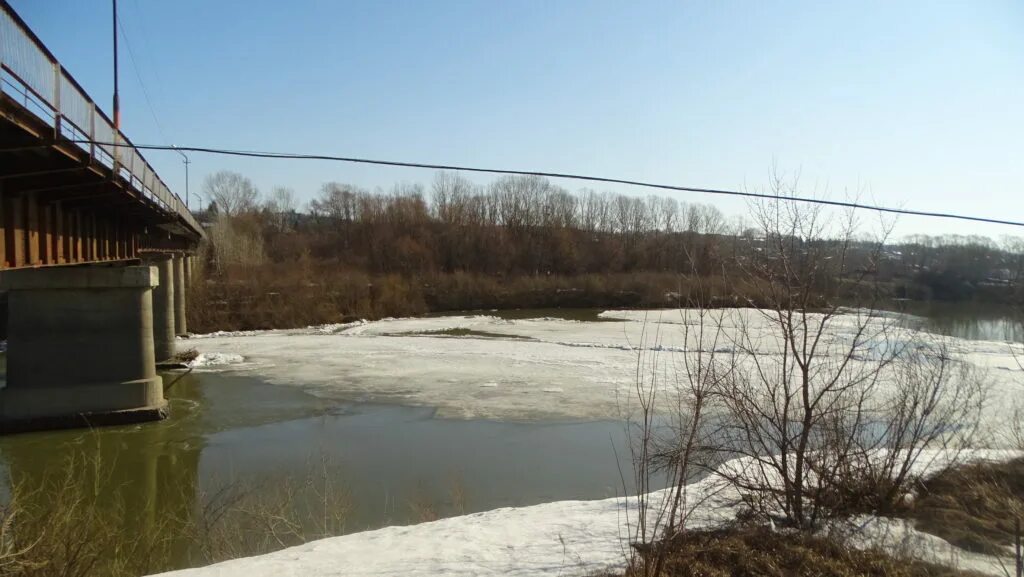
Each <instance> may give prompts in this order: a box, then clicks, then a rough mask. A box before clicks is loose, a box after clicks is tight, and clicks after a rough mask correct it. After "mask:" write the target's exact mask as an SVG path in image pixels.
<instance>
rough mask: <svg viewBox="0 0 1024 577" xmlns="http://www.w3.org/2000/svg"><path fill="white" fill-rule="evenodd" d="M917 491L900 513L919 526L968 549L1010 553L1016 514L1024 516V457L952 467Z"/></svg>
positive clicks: (980, 551)
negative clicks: (914, 497) (916, 494)
mask: <svg viewBox="0 0 1024 577" xmlns="http://www.w3.org/2000/svg"><path fill="white" fill-rule="evenodd" d="M918 493H919V496H918V498H917V499H915V501H914V502H913V503H912V504H911V505H910V506H908V507H906V508H905V509H903V510H901V511H898V514H900V516H905V517H907V518H910V519H913V520H914V521H915V522H916V526H917V528H918V529H919V530H921V531H926V532H928V533H932V534H934V535H938V536H939V537H942V538H943V539H945V540H947V541H949V542H950V543H952V544H954V545H956V546H958V547H961V548H963V549H966V550H968V551H975V552H978V553H986V554H989V555H1006V554H1007V552H1008V547H1009V546H1011V545H1012V544H1013V539H1014V520H1015V519H1022V520H1024V459H1015V460H1013V461H1008V462H1004V463H975V464H971V465H964V466H961V467H956V468H953V469H949V470H946V471H943V472H941V473H939V474H937V475H935V476H933V477H931V478H929V479H927V480H925V481H923V482H922V483H921V488H920V490H919V491H918Z"/></svg>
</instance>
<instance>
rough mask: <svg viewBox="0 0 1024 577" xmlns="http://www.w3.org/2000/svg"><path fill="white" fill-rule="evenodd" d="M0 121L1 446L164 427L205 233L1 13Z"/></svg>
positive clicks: (13, 17)
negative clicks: (36, 435) (149, 424)
mask: <svg viewBox="0 0 1024 577" xmlns="http://www.w3.org/2000/svg"><path fill="white" fill-rule="evenodd" d="M0 116H2V118H0V291H6V293H7V301H8V307H7V308H8V315H7V374H6V383H5V386H4V388H3V389H2V390H0V433H8V432H18V431H25V430H33V429H43V428H57V427H69V426H86V425H88V426H93V425H102V424H114V423H125V422H136V421H142V420H153V419H159V418H162V417H163V416H165V415H166V401H165V400H164V396H163V383H162V379H161V377H160V376H159V375H158V374H157V372H156V367H157V364H158V363H159V362H166V361H170V360H171V359H172V357H173V356H174V353H175V351H174V339H175V335H181V334H184V333H185V332H186V330H187V326H186V322H185V314H186V303H185V294H186V286H187V284H188V281H189V279H190V277H191V264H192V258H193V255H194V253H195V249H196V247H197V245H198V243H199V242H201V241H202V239H203V238H204V237H205V233H204V231H203V228H202V226H201V225H200V224H199V223H198V222H197V221H196V219H195V218H194V217H193V216H192V213H191V212H190V211H189V209H188V207H187V206H186V205H185V203H183V202H182V201H181V199H180V198H179V197H178V196H177V195H175V194H174V193H172V192H171V191H170V189H169V188H168V187H167V185H166V184H165V183H164V181H163V180H161V179H160V176H159V175H158V174H157V173H156V171H155V170H153V167H152V166H151V165H150V164H149V163H148V162H147V161H146V159H145V157H143V155H142V154H141V153H140V152H139V150H137V149H136V148H135V147H134V146H133V145H132V143H131V141H130V140H129V139H128V137H127V136H126V135H124V134H123V133H122V132H121V131H120V130H119V129H118V128H117V127H116V126H115V123H114V122H112V121H111V119H110V117H108V116H107V115H106V114H105V113H104V112H103V111H102V109H101V108H100V107H99V106H98V105H97V104H96V102H95V101H94V100H93V99H92V98H90V96H89V95H88V94H86V92H85V90H83V89H82V87H81V85H80V84H79V83H78V82H76V81H75V79H74V77H72V76H71V74H70V73H69V72H68V71H67V70H65V69H64V67H63V66H61V64H60V62H58V61H57V59H56V58H55V57H54V55H53V54H52V53H51V52H50V51H49V50H47V48H46V46H45V45H44V44H43V42H42V41H41V40H40V39H39V38H38V37H37V36H36V35H35V34H34V33H33V32H32V30H30V29H29V27H28V26H27V25H26V24H25V22H24V21H23V20H22V19H21V18H20V17H19V16H18V15H17V13H15V11H14V10H13V9H12V8H11V7H10V6H9V5H8V4H7V2H6V1H5V0H0Z"/></svg>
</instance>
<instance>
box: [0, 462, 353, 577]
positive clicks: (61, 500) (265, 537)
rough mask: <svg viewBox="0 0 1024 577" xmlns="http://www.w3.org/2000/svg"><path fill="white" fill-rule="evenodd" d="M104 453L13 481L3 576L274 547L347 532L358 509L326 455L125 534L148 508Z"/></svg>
mask: <svg viewBox="0 0 1024 577" xmlns="http://www.w3.org/2000/svg"><path fill="white" fill-rule="evenodd" d="M97 455H98V453H96V454H87V453H84V452H73V453H72V454H71V456H70V457H69V458H68V459H67V460H65V461H64V462H61V463H58V464H55V466H52V467H48V468H47V469H46V470H45V471H44V473H43V475H42V477H41V478H39V477H30V476H23V477H20V478H13V477H12V478H11V479H9V481H8V487H7V488H8V490H9V497H8V498H7V499H6V500H5V501H4V502H3V503H2V504H0V575H4V576H12V577H13V576H18V577H49V576H53V575H61V576H68V577H78V576H83V577H84V576H87V575H111V576H115V577H119V576H133V575H145V574H149V573H153V572H158V571H165V570H169V569H175V568H180V567H181V566H182V564H185V565H199V564H208V563H212V562H216V561H223V560H226V559H232V558H236V557H242V556H249V555H256V554H260V553H267V552H270V551H275V550H278V549H282V548H284V547H288V546H291V545H298V544H300V543H304V542H306V541H309V540H312V539H319V538H322V537H328V536H332V535H340V534H342V533H344V531H345V527H346V526H345V523H346V519H347V517H348V512H349V510H350V509H351V503H350V498H349V494H348V492H347V491H346V490H345V489H344V488H343V487H341V486H340V484H339V482H338V481H337V479H338V478H340V476H339V471H338V468H337V466H336V465H333V464H331V463H329V462H327V461H324V460H321V463H320V467H319V468H312V467H311V468H310V470H314V471H316V472H315V473H310V474H309V475H308V476H306V477H305V478H292V477H277V478H264V479H235V480H232V481H230V482H226V483H223V484H221V485H220V486H219V487H218V488H217V489H215V490H211V491H201V492H200V493H199V494H198V495H195V494H191V493H190V494H188V495H183V496H182V499H183V502H186V503H191V502H195V503H196V506H195V508H194V509H187V510H185V511H183V512H172V513H171V514H165V515H159V516H156V517H154V518H149V519H146V520H145V521H144V523H143V525H144V526H143V527H141V528H140V530H136V531H126V530H125V528H124V526H125V524H126V523H127V522H128V520H129V519H136V518H138V517H139V515H140V511H138V510H137V509H130V508H129V507H128V505H127V502H126V500H125V498H124V493H123V492H122V490H121V489H122V488H120V487H119V486H118V484H117V482H116V479H114V478H113V477H112V471H113V470H114V467H113V466H112V465H111V463H104V462H102V461H101V460H100V458H99V457H98V456H97ZM83 477H84V478H85V479H87V481H86V482H83ZM180 489H181V490H182V491H190V492H191V491H192V487H191V486H184V485H183V486H180ZM169 498H171V499H174V498H175V497H169ZM147 510H148V508H147ZM179 513H180V514H179Z"/></svg>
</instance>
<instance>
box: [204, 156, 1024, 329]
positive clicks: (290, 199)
mask: <svg viewBox="0 0 1024 577" xmlns="http://www.w3.org/2000/svg"><path fill="white" fill-rule="evenodd" d="M205 188H206V190H205V192H206V195H207V198H210V199H212V200H213V202H212V203H211V204H210V206H209V208H208V209H207V210H206V211H205V212H203V213H202V214H200V218H201V219H202V220H203V221H204V222H205V223H206V224H207V226H208V230H209V233H210V234H209V237H210V241H211V242H210V244H208V245H207V246H206V247H205V248H204V249H203V252H202V254H201V255H200V256H201V258H200V262H199V263H197V264H198V266H197V272H205V274H198V275H197V276H198V277H200V278H202V279H203V280H202V282H200V283H197V286H196V288H194V291H195V294H193V300H192V301H191V307H190V309H189V314H190V319H189V326H190V327H191V328H192V329H193V330H196V331H208V330H216V329H225V330H227V329H247V328H266V327H294V326H299V325H306V324H313V323H324V322H337V321H338V319H339V318H341V317H344V316H348V315H355V316H361V317H367V318H375V317H381V316H398V315H408V314H417V313H423V312H428V311H451V310H466V309H476V308H507V307H512V308H527V307H545V308H547V307H587V306H592V307H606V308H612V307H644V306H664V305H674V304H678V302H680V298H676V299H673V298H671V297H670V298H666V295H667V294H669V293H677V292H678V293H683V294H682V295H681V300H682V302H685V299H686V297H687V295H688V291H689V290H691V289H692V287H693V286H694V283H693V282H692V277H695V276H696V277H701V278H703V279H704V285H705V290H707V291H709V292H710V293H711V294H713V295H715V296H718V297H720V298H721V299H723V304H728V302H730V300H731V299H734V298H739V299H745V298H747V297H749V296H751V295H747V294H737V289H736V287H735V286H732V285H727V284H726V283H725V282H724V281H723V280H722V279H723V278H725V277H735V276H736V273H737V272H738V269H737V266H736V265H737V262H738V261H739V260H740V259H742V258H743V257H744V255H750V254H751V253H754V252H757V251H760V250H763V249H764V248H765V246H764V243H765V240H766V239H765V238H764V237H763V236H762V235H761V232H760V231H759V230H758V228H757V227H756V226H751V224H750V223H749V222H747V221H745V220H744V219H727V218H726V217H725V216H724V215H722V213H721V212H719V211H718V210H717V209H716V208H714V207H713V206H710V205H705V204H687V203H681V202H678V201H676V200H675V199H672V198H665V197H659V196H648V197H634V196H625V195H618V194H612V193H599V192H595V191H592V190H582V191H580V192H579V193H577V194H572V193H570V192H569V191H567V190H566V189H563V188H561V187H558V186H556V185H554V184H552V183H551V182H550V181H548V180H546V179H544V178H540V177H504V178H500V179H497V180H496V181H494V182H492V183H491V184H490V185H488V186H480V185H477V184H475V183H473V182H470V181H469V180H466V179H465V178H462V177H461V176H459V175H456V174H451V173H439V174H438V175H437V178H436V179H435V181H434V182H433V183H432V186H431V187H430V190H429V191H428V190H427V189H425V188H424V187H422V186H420V185H398V186H395V187H394V188H393V189H392V190H391V191H390V192H383V191H376V192H370V191H367V190H362V189H359V188H356V187H353V186H350V185H345V184H340V183H336V182H331V183H327V184H325V185H324V186H323V187H322V189H321V191H320V193H319V195H318V196H317V198H315V199H314V200H313V201H312V202H310V203H309V205H308V207H307V208H306V210H305V211H299V210H298V209H297V207H296V202H295V198H294V194H293V193H292V192H291V191H289V190H287V189H281V188H276V189H274V190H273V191H272V192H271V194H270V195H269V198H267V199H265V201H264V202H263V203H262V204H260V203H259V195H258V192H257V191H256V189H255V187H254V186H253V184H252V182H250V181H249V180H248V179H246V178H245V177H243V176H241V175H238V174H232V173H218V174H215V175H212V176H211V177H210V179H209V181H208V182H207V184H206V187H205ZM821 242H822V243H823V244H826V245H827V244H829V242H828V241H827V240H824V239H822V240H821ZM1007 242H1009V241H1007ZM1012 246H1017V245H1012ZM1007 247H1010V248H1012V247H1011V245H1010V244H1007ZM849 248H850V250H849V251H848V258H849V264H850V270H851V271H856V270H866V267H868V266H869V265H870V266H873V267H874V268H872V269H871V270H870V271H869V272H870V273H871V274H872V275H873V277H874V278H875V280H876V281H878V283H879V284H878V286H880V287H884V289H885V291H886V292H887V294H888V295H889V296H900V297H911V298H928V297H930V296H935V297H936V298H946V297H949V298H961V297H963V296H964V295H966V294H968V293H970V294H972V295H973V294H975V292H977V291H978V290H981V288H984V289H985V290H986V291H988V292H987V293H986V294H989V293H991V294H989V296H991V297H992V298H997V297H998V298H1002V297H1000V296H999V295H1000V294H1002V292H1006V290H1007V289H1006V287H1005V286H1003V285H1000V284H999V282H1002V283H1010V282H1011V281H1012V280H1014V279H1016V278H1018V277H1020V271H1021V270H1024V260H1022V259H1019V258H1016V257H1015V255H1014V254H1012V253H1011V252H1009V251H1007V250H1002V249H1000V248H999V247H998V246H996V245H995V244H994V243H992V242H991V241H989V240H987V239H982V238H973V237H972V238H949V239H934V238H926V237H921V238H917V239H914V242H911V243H905V244H902V245H894V246H892V247H891V250H889V251H888V252H887V253H886V255H885V258H883V259H876V260H875V261H874V262H873V263H869V262H868V259H869V256H870V254H869V253H870V252H871V250H872V248H871V243H858V242H854V243H852V244H851V245H850V247H849ZM922 275H924V276H922ZM929 275H931V276H929ZM993 275H995V276H996V277H998V278H997V279H995V280H996V281H998V282H997V283H996V284H995V285H993V286H988V285H985V283H986V282H988V279H989V278H990V277H992V276H993ZM926 277H927V278H926ZM836 280H837V282H840V283H843V282H844V279H836ZM922 282H924V283H925V284H922ZM929 283H930V284H929ZM983 285H984V287H983ZM985 287H987V288H985ZM680 288H681V289H682V290H680ZM1000 291H1001V292H1000ZM996 293H999V294H996Z"/></svg>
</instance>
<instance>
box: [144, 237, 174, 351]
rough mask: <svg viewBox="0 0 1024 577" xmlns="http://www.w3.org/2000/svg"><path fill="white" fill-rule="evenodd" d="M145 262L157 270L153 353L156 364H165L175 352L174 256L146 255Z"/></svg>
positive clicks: (161, 254) (154, 292) (154, 290)
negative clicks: (157, 281)
mask: <svg viewBox="0 0 1024 577" xmlns="http://www.w3.org/2000/svg"><path fill="white" fill-rule="evenodd" d="M144 260H145V262H146V264H148V265H151V266H153V267H154V268H156V270H157V275H158V277H159V284H158V285H157V286H155V287H153V351H154V353H155V357H156V362H157V363H166V362H169V361H171V360H172V359H173V358H174V355H175V353H176V352H177V351H176V349H175V344H174V335H175V330H176V327H175V314H174V298H175V297H174V293H175V290H174V289H175V281H174V256H173V255H172V254H169V253H148V254H147V255H146V257H145V259H144Z"/></svg>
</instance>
